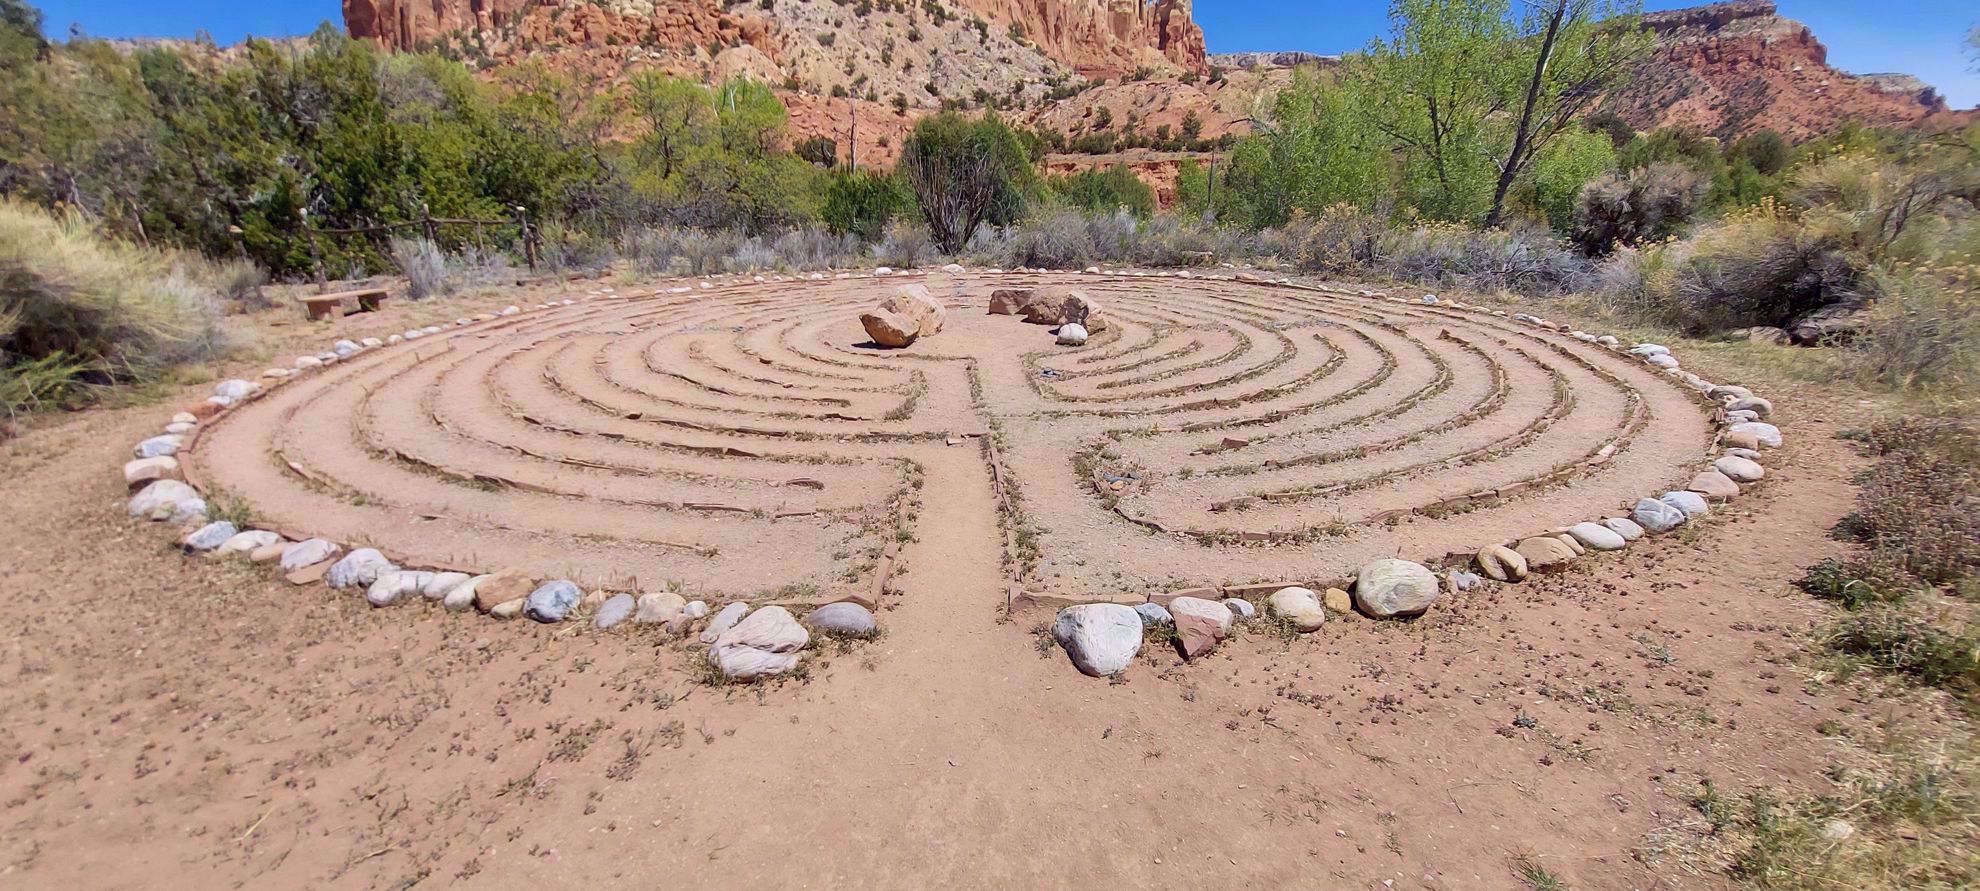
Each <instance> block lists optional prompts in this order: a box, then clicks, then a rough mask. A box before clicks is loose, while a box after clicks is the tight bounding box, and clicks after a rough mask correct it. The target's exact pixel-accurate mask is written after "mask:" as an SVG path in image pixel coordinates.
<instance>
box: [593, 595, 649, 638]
mask: <svg viewBox="0 0 1980 891" xmlns="http://www.w3.org/2000/svg"><path fill="white" fill-rule="evenodd" d="M638 606H639V600H638V598H635V597H633V596H632V595H631V594H614V595H612V596H611V597H608V598H606V599H605V602H604V603H601V604H599V605H598V612H597V613H594V614H593V615H592V617H591V626H592V627H593V628H597V629H598V630H600V631H604V630H606V629H609V628H611V627H612V626H614V625H617V624H619V623H620V622H624V621H625V620H627V619H630V618H632V614H633V610H634V609H635V608H636V607H638Z"/></svg>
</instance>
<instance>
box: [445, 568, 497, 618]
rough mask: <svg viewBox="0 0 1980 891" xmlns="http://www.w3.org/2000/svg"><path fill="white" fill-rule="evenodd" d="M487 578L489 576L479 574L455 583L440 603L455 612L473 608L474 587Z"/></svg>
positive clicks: (449, 610)
mask: <svg viewBox="0 0 1980 891" xmlns="http://www.w3.org/2000/svg"><path fill="white" fill-rule="evenodd" d="M485 578H488V576H485V575H478V576H475V577H474V578H471V579H468V580H467V581H465V582H462V583H460V584H458V585H455V586H454V589H453V590H451V591H448V592H447V595H446V596H445V597H442V598H440V605H441V606H444V607H446V608H447V611H448V612H454V613H457V612H461V611H463V610H470V609H473V608H474V588H475V586H476V585H479V584H481V581H482V580H483V579H485Z"/></svg>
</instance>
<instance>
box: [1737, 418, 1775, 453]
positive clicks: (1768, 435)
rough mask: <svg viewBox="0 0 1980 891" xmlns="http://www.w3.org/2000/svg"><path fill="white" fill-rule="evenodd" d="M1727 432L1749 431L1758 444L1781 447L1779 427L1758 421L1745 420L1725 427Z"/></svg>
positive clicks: (1772, 447)
mask: <svg viewBox="0 0 1980 891" xmlns="http://www.w3.org/2000/svg"><path fill="white" fill-rule="evenodd" d="M1726 432H1727V433H1751V434H1753V436H1754V438H1755V439H1758V440H1760V444H1761V445H1763V446H1766V447H1767V448H1770V449H1778V448H1780V447H1781V428H1779V427H1776V426H1774V425H1772V424H1767V423H1762V422H1760V421H1747V422H1746V423H1743V424H1734V425H1732V426H1731V427H1727V428H1726Z"/></svg>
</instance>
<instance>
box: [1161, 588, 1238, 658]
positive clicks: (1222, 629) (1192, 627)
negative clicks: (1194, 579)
mask: <svg viewBox="0 0 1980 891" xmlns="http://www.w3.org/2000/svg"><path fill="white" fill-rule="evenodd" d="M1169 615H1170V616H1172V617H1174V618H1175V623H1176V643H1177V645H1178V646H1179V647H1181V649H1182V654H1183V658H1184V659H1194V658H1196V657H1198V656H1201V655H1203V654H1205V653H1208V652H1210V651H1211V650H1213V649H1216V647H1217V644H1218V643H1219V642H1221V641H1222V640H1223V639H1224V638H1225V637H1227V636H1229V635H1230V633H1231V624H1232V623H1234V622H1236V621H1237V616H1236V615H1235V614H1233V613H1232V612H1231V610H1230V607H1227V606H1225V605H1223V604H1222V603H1218V602H1217V601H1215V600H1205V599H1203V598H1201V597H1178V598H1176V599H1174V600H1171V601H1169Z"/></svg>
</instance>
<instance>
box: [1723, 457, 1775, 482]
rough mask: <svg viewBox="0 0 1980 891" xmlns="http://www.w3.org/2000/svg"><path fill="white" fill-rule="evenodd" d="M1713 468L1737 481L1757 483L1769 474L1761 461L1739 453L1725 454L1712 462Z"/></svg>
mask: <svg viewBox="0 0 1980 891" xmlns="http://www.w3.org/2000/svg"><path fill="white" fill-rule="evenodd" d="M1712 468H1713V469H1715V470H1717V471H1718V472H1720V473H1723V474H1725V475H1726V477H1727V478H1728V479H1731V480H1732V481H1733V482H1735V483H1757V482H1759V481H1760V478H1761V477H1764V476H1766V475H1767V469H1766V468H1764V467H1761V466H1760V462H1758V461H1755V460H1753V459H1751V458H1741V457H1739V456H1737V455H1725V456H1723V457H1721V458H1719V460H1717V461H1714V462H1712Z"/></svg>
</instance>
